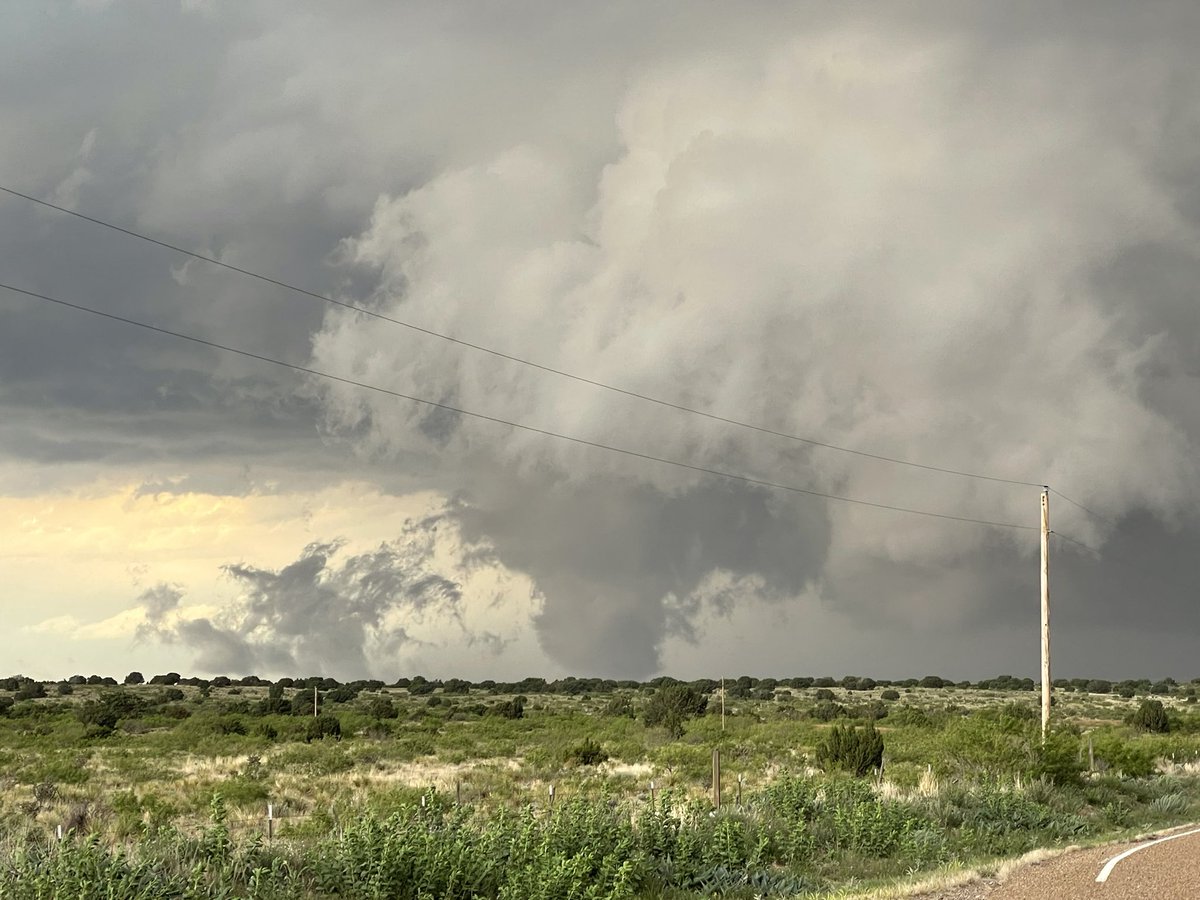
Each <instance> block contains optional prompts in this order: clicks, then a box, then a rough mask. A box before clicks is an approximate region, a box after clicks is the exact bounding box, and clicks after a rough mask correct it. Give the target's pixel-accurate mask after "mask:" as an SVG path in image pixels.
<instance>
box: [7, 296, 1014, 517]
mask: <svg viewBox="0 0 1200 900" xmlns="http://www.w3.org/2000/svg"><path fill="white" fill-rule="evenodd" d="M0 288H3V289H5V290H7V291H12V292H14V293H17V294H23V295H24V296H27V297H32V298H33V299H35V300H42V301H44V302H46V303H54V304H57V305H58V306H61V307H66V308H67V309H73V310H77V311H79V312H85V313H90V314H91V315H94V316H99V317H101V318H105V319H110V320H112V321H114V322H122V323H124V324H126V325H132V326H135V327H137V328H143V329H145V330H147V331H153V332H156V333H158V334H165V335H168V336H170V337H174V338H179V339H181V340H185V341H190V342H192V343H194V344H199V345H201V346H205V347H212V348H214V349H216V350H223V351H225V352H227V353H235V354H237V355H238V356H244V357H247V358H249V359H256V360H259V361H260V362H266V363H270V364H272V365H275V366H281V367H283V368H286V369H292V370H294V371H296V372H303V373H304V374H306V375H315V376H317V377H319V378H326V379H329V380H330V381H336V382H340V383H341V384H348V385H352V386H354V387H359V388H363V389H364V390H369V391H375V392H377V393H380V394H387V395H388V396H391V397H397V398H400V399H402V400H409V401H412V402H413V403H420V404H422V405H424V406H430V407H433V408H436V409H442V410H446V411H447V412H452V413H457V414H459V415H464V416H470V417H472V418H476V419H482V420H484V421H487V422H494V423H496V424H498V425H505V426H507V427H509V428H517V429H520V430H522V431H529V432H532V433H534V434H540V435H543V436H545V437H551V438H555V439H556V440H562V441H570V442H571V443H574V444H580V445H582V446H585V447H594V448H596V449H598V450H606V451H608V452H610V453H620V454H623V455H625V456H632V457H636V458H638V459H644V460H648V461H650V462H656V463H662V464H663V465H668V466H675V467H677V468H680V469H688V470H690V471H693V472H700V473H702V474H705V475H714V476H717V477H719V478H726V479H730V480H733V481H741V482H745V483H747V484H754V485H759V486H761V487H767V488H772V489H775V490H781V491H789V492H791V493H794V494H805V495H807V496H810V497H820V498H823V499H826V500H836V501H837V502H839V503H852V504H855V505H857V506H868V507H871V508H873V509H885V510H890V511H892V512H900V513H909V514H911V515H917V516H926V517H928V518H933V519H948V520H950V521H954V522H964V523H967V524H971V525H985V526H990V527H993V528H1013V529H1018V530H1022V531H1035V530H1037V528H1036V526H1033V525H1019V524H1016V523H1013V522H993V521H989V520H987V519H976V518H972V517H969V516H956V515H950V514H947V513H936V512H930V511H928V510H921V509H911V508H909V507H905V506H893V505H891V504H887V503H876V502H874V501H871V500H861V499H858V498H855V497H843V496H839V495H837V494H827V493H825V492H823V491H815V490H812V489H810V488H802V487H797V486H795V485H789V484H781V483H779V482H774V481H766V480H765V479H761V478H752V477H750V476H748V475H739V474H736V473H734V472H725V471H722V470H720V469H711V468H708V467H706V466H698V465H694V464H692V463H686V462H681V461H679V460H674V459H668V458H666V457H662V456H654V455H652V454H649V453H642V452H640V451H638V450H630V449H628V448H626V447H616V446H613V445H611V444H602V443H600V442H598V441H590V440H587V439H586V438H580V437H574V436H572V435H568V434H562V433H561V432H557V431H550V430H548V429H545V428H538V427H536V426H533V425H526V424H523V423H521V422H511V421H509V420H507V419H501V418H498V417H497V416H490V415H487V414H486V413H480V412H473V411H471V410H468V409H462V408H460V407H456V406H450V405H449V404H447V403H439V402H437V401H434V400H426V399H424V398H422V397H414V396H413V395H411V394H405V393H402V392H400V391H393V390H391V389H389V388H385V387H380V386H378V385H374V384H368V383H367V382H363V381H356V380H354V379H352V378H344V377H342V376H341V375H334V374H332V373H329V372H322V371H320V370H319V369H313V368H309V367H308V366H301V365H297V364H295V363H289V362H285V361H283V360H280V359H275V358H274V357H270V356H263V355H262V354H259V353H252V352H250V351H248V350H240V349H238V348H237V347H230V346H228V345H226V344H219V343H217V342H216V341H210V340H206V339H205V338H199V337H195V336H194V335H190V334H184V333H183V332H179V331H172V330H170V329H168V328H160V327H159V326H157V325H151V324H149V323H147V322H141V321H138V320H137V319H130V318H127V317H125V316H119V315H117V314H115V313H110V312H104V311H103V310H99V309H95V308H93V307H90V306H83V305H81V304H78V303H71V302H69V301H67V300H60V299H59V298H57V297H50V296H47V295H46V294H39V293H36V292H34V291H30V290H25V289H24V288H19V287H14V286H13V285H10V284H3V283H0Z"/></svg>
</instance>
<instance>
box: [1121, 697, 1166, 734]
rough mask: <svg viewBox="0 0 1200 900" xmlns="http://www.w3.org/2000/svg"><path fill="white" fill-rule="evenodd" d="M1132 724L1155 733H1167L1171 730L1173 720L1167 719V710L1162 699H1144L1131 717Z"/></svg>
mask: <svg viewBox="0 0 1200 900" xmlns="http://www.w3.org/2000/svg"><path fill="white" fill-rule="evenodd" d="M1130 724H1132V725H1133V726H1134V727H1135V728H1140V729H1141V730H1142V731H1149V732H1151V733H1153V734H1166V733H1167V732H1168V731H1170V730H1171V722H1170V720H1168V719H1167V711H1166V710H1165V709H1164V708H1163V705H1162V701H1161V700H1143V701H1142V705H1141V706H1139V707H1138V708H1137V712H1135V713H1134V714H1133V716H1132V717H1131V719H1130Z"/></svg>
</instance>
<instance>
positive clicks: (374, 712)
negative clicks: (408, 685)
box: [367, 697, 399, 719]
mask: <svg viewBox="0 0 1200 900" xmlns="http://www.w3.org/2000/svg"><path fill="white" fill-rule="evenodd" d="M367 715H369V716H370V717H371V718H372V719H394V718H396V717H397V715H399V714H398V713H397V712H396V705H395V704H394V703H392V701H391V700H389V699H388V698H387V697H376V698H374V699H373V700H372V701H371V702H370V703H368V704H367Z"/></svg>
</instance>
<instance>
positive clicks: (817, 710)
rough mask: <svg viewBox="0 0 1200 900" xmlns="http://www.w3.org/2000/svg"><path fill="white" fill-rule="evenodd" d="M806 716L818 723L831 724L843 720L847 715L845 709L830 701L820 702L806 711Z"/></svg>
mask: <svg viewBox="0 0 1200 900" xmlns="http://www.w3.org/2000/svg"><path fill="white" fill-rule="evenodd" d="M808 714H809V715H810V716H812V718H814V719H816V720H817V721H818V722H832V721H833V720H834V719H844V718H846V717H847V716H848V715H849V713H847V712H846V707H844V706H842V704H840V703H834V702H833V701H832V700H822V701H820V702H819V703H817V704H816V705H815V706H814V707H813V708H812V709H810V710H809V711H808Z"/></svg>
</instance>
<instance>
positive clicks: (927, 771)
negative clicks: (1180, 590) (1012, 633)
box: [0, 673, 1200, 900]
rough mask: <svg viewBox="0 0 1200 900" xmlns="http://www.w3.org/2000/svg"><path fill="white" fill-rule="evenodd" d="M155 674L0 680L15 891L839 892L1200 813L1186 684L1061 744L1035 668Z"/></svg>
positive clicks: (1195, 730) (2, 853) (3, 844)
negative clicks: (718, 771)
mask: <svg viewBox="0 0 1200 900" xmlns="http://www.w3.org/2000/svg"><path fill="white" fill-rule="evenodd" d="M146 682H147V680H146V679H144V678H142V676H140V675H139V674H138V673H131V674H130V675H129V677H128V678H126V679H125V683H124V684H117V683H116V681H115V680H114V679H107V683H106V680H105V679H102V678H98V677H96V676H92V677H90V678H83V677H79V676H76V677H74V678H72V679H70V680H68V681H64V682H61V683H46V684H40V683H37V682H33V681H30V680H29V679H24V678H20V677H15V678H10V679H0V897H2V898H8V897H13V898H25V897H30V898H51V897H64V896H75V897H87V896H104V897H130V898H133V897H137V898H158V897H163V898H165V897H196V898H199V897H256V898H268V897H279V898H284V897H288V898H291V897H301V898H303V897H399V898H407V897H411V898H444V897H455V898H458V897H460V898H475V897H479V898H514V900H516V898H610V897H611V898H623V897H660V898H686V897H708V896H723V897H734V898H736V897H745V898H750V897H761V896H778V897H793V896H822V895H826V894H828V893H830V892H839V891H840V892H846V891H854V890H860V889H865V888H868V887H870V886H872V885H876V884H881V883H885V882H888V881H890V880H895V879H902V878H905V877H909V876H912V875H913V874H915V873H922V872H928V871H933V870H938V869H953V868H955V867H965V866H970V865H972V864H975V863H977V862H980V861H985V860H989V859H994V858H998V857H1004V856H1012V855H1016V854H1019V853H1022V852H1024V851H1026V850H1029V849H1032V848H1034V847H1038V846H1055V845H1065V844H1068V843H1076V842H1081V841H1089V840H1098V839H1101V838H1103V837H1106V836H1109V835H1116V834H1120V833H1125V832H1128V831H1132V830H1145V829H1149V828H1153V827H1159V826H1165V825H1169V824H1174V823H1177V822H1182V821H1187V820H1189V819H1194V818H1196V817H1197V813H1198V812H1200V764H1198V763H1197V762H1196V760H1197V759H1198V758H1200V712H1196V711H1195V710H1196V706H1194V705H1193V704H1194V703H1195V698H1196V690H1195V688H1196V685H1194V684H1183V685H1181V684H1177V683H1175V682H1172V681H1164V682H1157V683H1151V682H1122V683H1118V684H1112V683H1109V682H1104V681H1098V680H1093V681H1086V680H1079V681H1062V682H1058V683H1057V689H1056V693H1055V702H1056V706H1055V716H1054V729H1053V731H1052V733H1051V734H1050V736H1049V737H1048V739H1047V740H1045V741H1044V742H1043V741H1042V740H1041V739H1040V734H1039V723H1038V713H1037V711H1036V702H1037V697H1036V695H1035V694H1034V692H1033V687H1034V685H1033V683H1032V682H1031V681H1029V680H1021V679H1014V678H1000V679H994V680H991V681H986V682H980V683H978V684H974V685H970V684H950V683H948V682H944V681H943V680H942V679H940V678H936V677H933V676H930V677H927V678H925V679H921V680H919V681H916V680H914V681H907V682H898V683H892V682H885V681H875V680H872V679H869V678H859V677H856V676H849V677H847V678H844V679H840V680H836V681H835V680H834V679H832V678H823V679H812V678H795V679H783V680H774V679H762V680H758V679H752V678H740V679H736V680H730V681H728V682H727V683H726V691H725V697H724V707H725V714H724V716H722V714H721V707H722V703H721V697H720V691H719V690H718V688H719V684H718V683H717V682H715V681H709V680H704V681H697V682H691V683H687V684H681V683H678V682H674V681H672V680H671V679H657V680H655V681H654V682H651V683H649V684H638V683H635V682H613V681H602V680H599V679H566V680H564V681H560V682H554V683H551V684H547V683H546V682H545V681H543V680H541V679H526V680H525V681H523V682H519V683H516V684H495V683H492V682H483V683H480V684H469V683H467V682H465V681H461V680H458V679H450V680H447V681H445V682H434V681H428V680H425V679H423V678H413V679H411V680H410V679H400V680H399V681H398V682H396V683H394V684H390V685H385V684H383V683H382V682H378V681H373V682H355V683H352V684H338V683H337V682H335V681H333V680H332V679H324V678H311V679H282V680H280V681H277V682H275V683H273V684H272V683H269V682H267V681H264V680H262V679H258V678H253V677H251V678H245V679H238V680H231V679H228V678H217V679H213V680H211V681H202V680H198V679H181V678H180V677H179V676H178V675H175V674H173V673H172V674H168V675H160V676H156V677H154V678H151V679H149V683H146ZM314 688H315V689H316V692H317V695H318V697H317V708H316V710H315V712H316V715H314V708H313V691H314ZM714 749H718V750H720V753H721V766H722V784H721V797H720V799H721V805H720V808H719V809H717V808H716V805H715V802H714V801H715V798H714V794H713V790H712V784H711V780H712V779H711V761H712V752H713V750H714ZM268 804H270V809H271V815H272V818H271V820H270V822H268V819H267V810H268Z"/></svg>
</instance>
